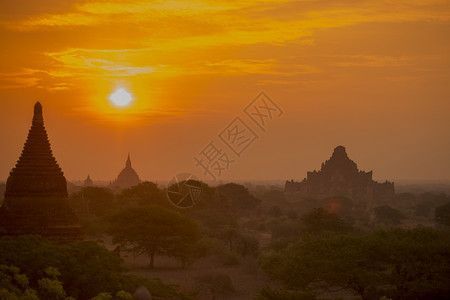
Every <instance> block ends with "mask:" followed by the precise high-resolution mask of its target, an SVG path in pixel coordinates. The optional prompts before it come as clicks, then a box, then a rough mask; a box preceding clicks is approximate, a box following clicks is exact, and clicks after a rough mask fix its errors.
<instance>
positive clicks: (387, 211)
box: [373, 205, 405, 225]
mask: <svg viewBox="0 0 450 300" xmlns="http://www.w3.org/2000/svg"><path fill="white" fill-rule="evenodd" d="M373 210H374V212H375V218H376V219H377V220H378V221H380V222H382V223H385V224H388V225H400V224H401V223H402V220H403V219H405V216H404V215H403V214H402V213H401V212H400V211H398V210H396V209H395V208H392V207H390V206H388V205H382V206H378V207H375V208H374V209H373Z"/></svg>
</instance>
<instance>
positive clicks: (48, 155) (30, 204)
mask: <svg viewBox="0 0 450 300" xmlns="http://www.w3.org/2000/svg"><path fill="white" fill-rule="evenodd" d="M67 196H68V194H67V183H66V178H65V177H64V174H63V172H62V170H61V168H60V167H59V165H58V163H57V162H56V160H55V158H54V157H53V154H52V150H51V146H50V142H49V140H48V137H47V132H46V130H45V127H44V119H43V116H42V106H41V104H40V103H39V102H37V103H36V104H35V105H34V116H33V121H32V125H31V129H30V131H29V133H28V137H27V140H26V142H25V145H24V147H23V150H22V154H21V156H20V158H19V160H18V161H17V164H16V166H15V167H14V168H13V169H12V170H11V172H10V174H9V177H8V180H7V181H6V190H5V199H4V201H3V204H2V207H1V208H0V227H2V228H3V230H0V232H1V233H0V234H2V235H12V236H16V235H22V234H36V235H41V236H43V237H45V238H47V239H49V240H55V241H60V242H69V241H75V240H81V239H82V238H83V232H82V229H81V225H80V223H79V221H78V218H77V217H76V215H75V213H74V212H73V211H72V209H71V208H70V206H69V201H68V198H67Z"/></svg>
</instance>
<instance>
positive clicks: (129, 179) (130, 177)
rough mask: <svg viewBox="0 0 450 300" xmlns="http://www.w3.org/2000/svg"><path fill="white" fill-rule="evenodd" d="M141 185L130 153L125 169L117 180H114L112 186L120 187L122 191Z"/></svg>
mask: <svg viewBox="0 0 450 300" xmlns="http://www.w3.org/2000/svg"><path fill="white" fill-rule="evenodd" d="M139 183H141V180H140V179H139V176H138V174H137V172H136V171H135V170H134V169H133V168H132V167H131V159H130V154H129V153H128V158H127V162H126V163H125V168H124V169H123V170H122V171H120V173H119V175H117V179H116V180H114V181H113V182H112V183H111V184H110V186H112V187H118V188H121V189H125V188H129V187H132V186H135V185H138V184H139Z"/></svg>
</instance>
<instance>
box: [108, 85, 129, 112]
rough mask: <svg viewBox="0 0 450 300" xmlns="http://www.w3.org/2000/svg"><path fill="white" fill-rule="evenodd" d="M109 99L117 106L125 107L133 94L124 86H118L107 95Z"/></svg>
mask: <svg viewBox="0 0 450 300" xmlns="http://www.w3.org/2000/svg"><path fill="white" fill-rule="evenodd" d="M109 100H110V101H111V102H112V104H114V105H115V106H118V107H126V106H128V105H129V104H130V103H131V101H133V96H131V94H130V93H129V92H128V91H127V90H126V89H124V88H118V89H117V90H116V91H115V92H114V93H112V94H111V95H110V96H109Z"/></svg>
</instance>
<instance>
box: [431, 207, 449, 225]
mask: <svg viewBox="0 0 450 300" xmlns="http://www.w3.org/2000/svg"><path fill="white" fill-rule="evenodd" d="M434 216H435V220H436V223H437V224H438V225H440V226H443V227H444V228H450V202H447V203H446V204H444V205H441V206H438V207H436V210H435V212H434Z"/></svg>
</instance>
